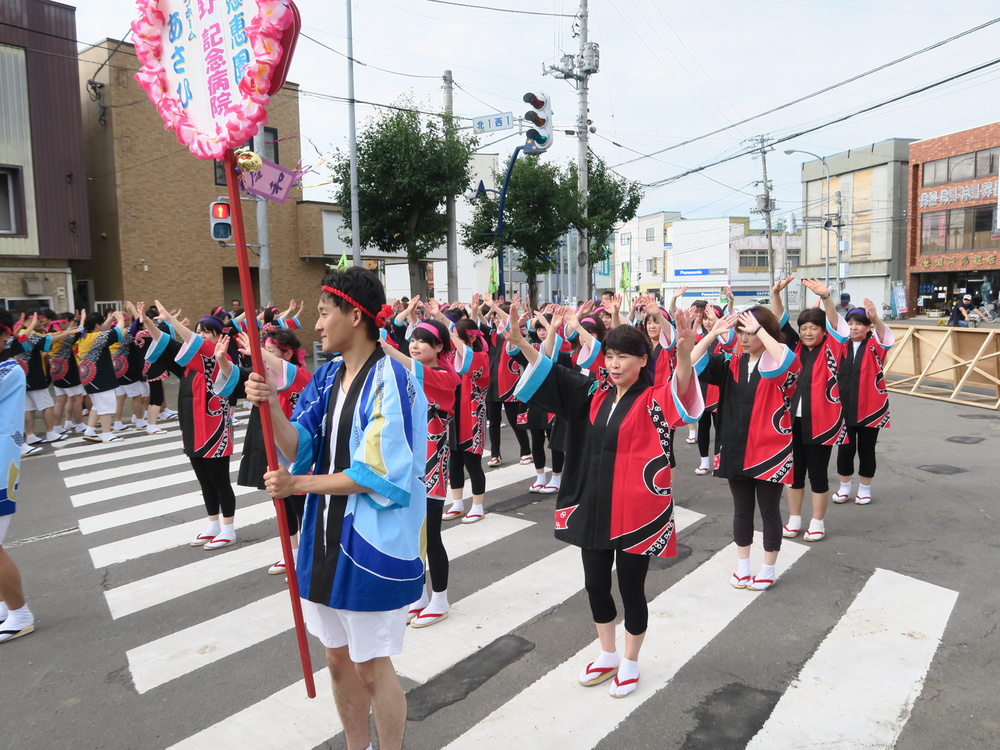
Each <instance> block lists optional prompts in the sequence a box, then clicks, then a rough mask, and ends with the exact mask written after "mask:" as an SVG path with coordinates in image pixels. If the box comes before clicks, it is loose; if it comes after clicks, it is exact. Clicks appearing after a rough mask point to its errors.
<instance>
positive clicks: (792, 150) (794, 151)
mask: <svg viewBox="0 0 1000 750" xmlns="http://www.w3.org/2000/svg"><path fill="white" fill-rule="evenodd" d="M785 153H786V154H788V155H789V156H791V155H792V154H806V155H808V156H813V157H815V158H817V159H819V160H820V161H821V162H823V169H825V170H826V217H827V218H826V219H824V221H823V229H825V230H826V262H825V263H824V264H823V265H824V266H825V267H826V287H827V289H829V288H830V227H827V226H826V222H827V221H829V217H830V165H829V164H827V163H826V159H824V158H823V157H822V156H820V155H819V154H814V153H813V152H812V151H803V150H801V149H797V148H790V149H787V150H786V151H785ZM802 221H803V223H805V216H803V217H802ZM837 288H838V289H839V288H840V247H839V246H838V247H837Z"/></svg>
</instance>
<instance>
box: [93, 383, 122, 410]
mask: <svg viewBox="0 0 1000 750" xmlns="http://www.w3.org/2000/svg"><path fill="white" fill-rule="evenodd" d="M116 390H118V389H117V388H115V389H114V390H110V391H98V392H97V393H91V394H90V402H91V403H92V404H93V405H94V411H96V412H97V416H101V415H102V414H114V413H115V410H116V409H117V408H118V402H117V399H115V391H116Z"/></svg>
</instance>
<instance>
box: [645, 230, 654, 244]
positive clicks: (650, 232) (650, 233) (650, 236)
mask: <svg viewBox="0 0 1000 750" xmlns="http://www.w3.org/2000/svg"><path fill="white" fill-rule="evenodd" d="M655 235H656V230H655V229H653V227H649V228H648V229H647V230H646V242H652V241H653V240H655V239H656V236H655Z"/></svg>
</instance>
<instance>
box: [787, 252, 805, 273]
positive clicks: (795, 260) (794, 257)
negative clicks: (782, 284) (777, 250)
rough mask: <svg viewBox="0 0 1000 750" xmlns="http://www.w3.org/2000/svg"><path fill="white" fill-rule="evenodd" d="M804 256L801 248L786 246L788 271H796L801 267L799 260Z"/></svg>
mask: <svg viewBox="0 0 1000 750" xmlns="http://www.w3.org/2000/svg"><path fill="white" fill-rule="evenodd" d="M801 257H802V250H801V248H797V247H788V248H785V264H786V265H787V266H788V271H789V272H791V271H794V270H795V269H796V268H798V267H799V262H800V260H801Z"/></svg>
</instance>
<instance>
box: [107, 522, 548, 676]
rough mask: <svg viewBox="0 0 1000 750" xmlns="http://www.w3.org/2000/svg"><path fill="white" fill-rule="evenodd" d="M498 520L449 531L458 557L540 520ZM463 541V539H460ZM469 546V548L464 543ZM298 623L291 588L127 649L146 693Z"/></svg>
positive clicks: (448, 538) (130, 660) (133, 671)
mask: <svg viewBox="0 0 1000 750" xmlns="http://www.w3.org/2000/svg"><path fill="white" fill-rule="evenodd" d="M491 520H492V523H490V524H486V523H484V522H480V523H477V524H473V525H471V526H469V527H467V528H451V529H448V531H446V532H445V534H444V538H445V545H446V548H447V545H448V544H449V542H452V541H454V544H452V545H451V548H452V549H453V550H454V552H453V554H452V555H451V558H452V559H458V558H459V557H461V556H462V555H464V554H468V553H470V552H472V551H474V550H477V549H481V548H482V547H485V546H486V545H488V544H491V543H493V542H495V541H499V540H500V539H504V538H505V537H507V536H510V535H511V534H514V533H516V532H518V531H521V530H522V529H525V528H527V527H529V526H533V525H534V524H533V523H532V522H530V521H525V520H522V519H519V518H512V517H507V516H501V515H499V514H498V515H496V516H494V518H492V519H491ZM460 542H461V543H460ZM463 547H464V549H463ZM292 627H293V623H292V618H291V611H290V608H289V606H288V592H287V591H282V592H280V593H278V594H273V595H271V596H267V597H264V598H263V599H259V600H258V601H255V602H253V603H252V604H248V605H246V606H245V607H240V608H239V609H237V610H234V611H232V612H227V613H226V614H224V615H220V616H219V617H213V618H212V619H210V620H206V621H205V622H202V623H198V624H197V625H193V626H191V627H189V628H185V629H184V630H180V631H178V632H176V633H171V634H170V635H167V636H164V637H163V638H158V639H157V640H155V641H151V642H149V643H145V644H143V645H141V646H138V647H136V648H133V649H129V650H128V651H127V652H126V657H127V659H128V663H129V669H130V670H131V672H132V681H133V683H134V684H135V689H136V690H137V691H138V692H139V693H140V694H141V693H145V692H148V691H150V690H152V689H153V688H155V687H158V686H160V685H163V684H165V683H167V682H170V681H171V680H174V679H177V678H178V677H182V676H184V675H186V674H188V673H189V672H192V671H194V670H196V669H199V668H201V667H204V666H206V665H208V664H211V663H213V662H216V661H218V660H219V659H222V658H223V657H225V656H230V655H232V654H235V653H238V652H240V651H242V650H244V649H247V648H249V647H251V646H254V645H256V644H258V643H261V642H262V641H264V640H266V639H268V638H271V637H273V636H276V635H279V634H281V633H283V632H285V631H286V630H288V629H290V628H292Z"/></svg>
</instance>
